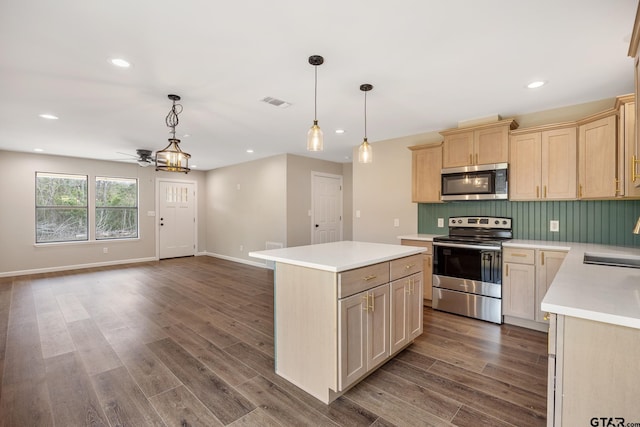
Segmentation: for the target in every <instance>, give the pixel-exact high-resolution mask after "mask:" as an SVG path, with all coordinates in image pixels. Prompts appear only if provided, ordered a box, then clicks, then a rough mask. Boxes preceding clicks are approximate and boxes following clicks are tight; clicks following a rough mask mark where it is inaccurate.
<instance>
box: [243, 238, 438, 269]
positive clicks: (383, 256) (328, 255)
mask: <svg viewBox="0 0 640 427" xmlns="http://www.w3.org/2000/svg"><path fill="white" fill-rule="evenodd" d="M425 250H426V249H425V248H419V247H417V246H401V245H389V244H384V243H367V242H351V241H341V242H332V243H321V244H317V245H308V246H295V247H292V248H282V249H271V250H266V251H256V252H249V256H251V257H254V258H260V259H266V260H269V261H275V262H283V263H285V264H293V265H298V266H301V267H308V268H315V269H317V270H325V271H331V272H335V273H339V272H341V271H346V270H351V269H354V268H358V267H364V266H366V265H371V264H376V263H379V262H384V261H390V260H392V259H396V258H402V257H405V256H410V255H415V254H419V253H422V252H424V251H425Z"/></svg>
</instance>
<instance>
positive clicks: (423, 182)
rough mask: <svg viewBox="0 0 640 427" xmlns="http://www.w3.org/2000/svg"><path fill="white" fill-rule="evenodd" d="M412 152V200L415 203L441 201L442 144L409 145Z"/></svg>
mask: <svg viewBox="0 0 640 427" xmlns="http://www.w3.org/2000/svg"><path fill="white" fill-rule="evenodd" d="M409 149H410V150H411V151H412V152H411V158H412V163H411V201H412V202H414V203H433V202H440V201H441V200H440V171H441V170H442V144H441V143H440V144H435V145H434V144H425V145H416V146H413V147H409Z"/></svg>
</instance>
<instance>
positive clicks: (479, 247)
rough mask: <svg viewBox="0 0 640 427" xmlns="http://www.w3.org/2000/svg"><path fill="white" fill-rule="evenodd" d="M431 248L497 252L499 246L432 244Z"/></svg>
mask: <svg viewBox="0 0 640 427" xmlns="http://www.w3.org/2000/svg"><path fill="white" fill-rule="evenodd" d="M433 246H446V247H448V248H464V249H483V250H488V251H499V250H500V246H487V245H465V244H460V243H447V242H433Z"/></svg>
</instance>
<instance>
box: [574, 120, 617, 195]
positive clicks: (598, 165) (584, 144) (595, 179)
mask: <svg viewBox="0 0 640 427" xmlns="http://www.w3.org/2000/svg"><path fill="white" fill-rule="evenodd" d="M616 140H617V138H616V117H615V116H614V115H611V116H609V117H604V118H602V119H598V120H595V121H593V122H591V123H586V124H583V125H581V126H580V135H579V139H578V147H579V149H578V165H579V171H578V176H579V188H578V197H579V198H581V199H596V198H607V197H615V196H616V162H617V146H616V144H617V141H616Z"/></svg>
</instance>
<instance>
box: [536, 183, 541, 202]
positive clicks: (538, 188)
mask: <svg viewBox="0 0 640 427" xmlns="http://www.w3.org/2000/svg"><path fill="white" fill-rule="evenodd" d="M539 198H540V186H539V185H536V199H539Z"/></svg>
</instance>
